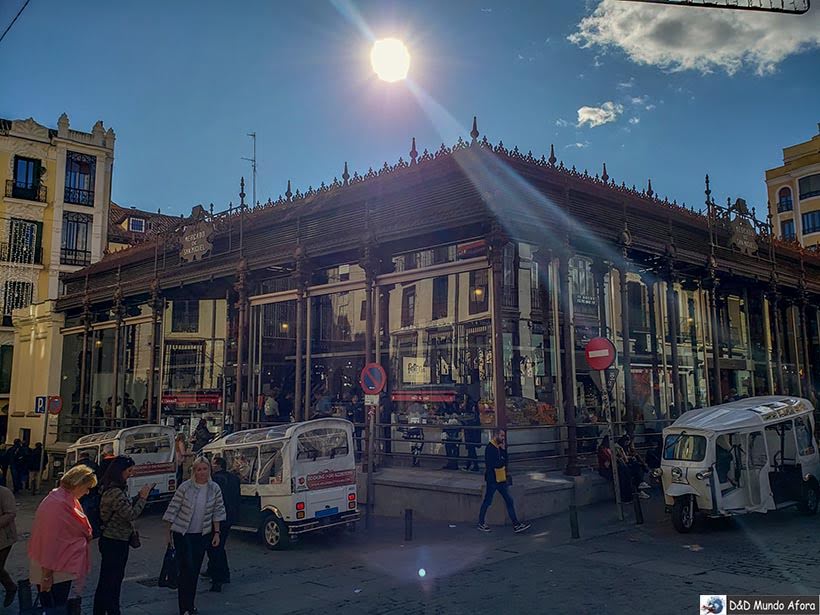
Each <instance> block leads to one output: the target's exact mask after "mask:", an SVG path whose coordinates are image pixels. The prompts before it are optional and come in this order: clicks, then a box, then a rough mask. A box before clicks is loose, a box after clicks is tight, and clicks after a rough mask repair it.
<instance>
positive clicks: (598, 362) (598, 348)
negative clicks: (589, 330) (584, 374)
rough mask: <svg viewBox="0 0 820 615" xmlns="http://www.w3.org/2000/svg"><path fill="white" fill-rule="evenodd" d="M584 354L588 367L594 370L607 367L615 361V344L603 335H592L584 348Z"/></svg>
mask: <svg viewBox="0 0 820 615" xmlns="http://www.w3.org/2000/svg"><path fill="white" fill-rule="evenodd" d="M584 354H585V355H586V359H587V364H588V365H589V367H590V369H594V370H596V371H602V370H605V369H607V368H608V367H609V366H611V365H612V364H613V363H614V362H615V357H616V356H617V353H616V351H615V344H613V343H612V342H611V341H610V340H608V339H607V338H605V337H594V338H592V339H591V340H589V343H587V346H586V348H585V349H584Z"/></svg>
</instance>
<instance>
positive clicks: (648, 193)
mask: <svg viewBox="0 0 820 615" xmlns="http://www.w3.org/2000/svg"><path fill="white" fill-rule="evenodd" d="M653 194H655V192H654V190H652V180H651V179H650V180H649V181H648V186H647V188H646V195H647V196H648V197H649V198H652V195H653Z"/></svg>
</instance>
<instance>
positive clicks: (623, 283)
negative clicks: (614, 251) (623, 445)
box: [618, 265, 635, 434]
mask: <svg viewBox="0 0 820 615" xmlns="http://www.w3.org/2000/svg"><path fill="white" fill-rule="evenodd" d="M618 284H619V286H620V288H621V335H622V339H623V349H622V350H621V366H622V367H623V370H624V409H625V410H626V416H625V418H626V431H627V433H630V434H631V433H633V432H634V431H635V416H634V408H633V407H632V349H631V348H630V346H631V342H632V340H631V335H630V331H629V284H628V282H627V280H626V265H621V266H619V267H618ZM619 418H620V417H619Z"/></svg>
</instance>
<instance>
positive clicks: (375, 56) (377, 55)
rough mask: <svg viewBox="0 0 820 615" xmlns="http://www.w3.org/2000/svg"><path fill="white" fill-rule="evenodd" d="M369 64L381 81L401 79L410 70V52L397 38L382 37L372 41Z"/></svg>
mask: <svg viewBox="0 0 820 615" xmlns="http://www.w3.org/2000/svg"><path fill="white" fill-rule="evenodd" d="M370 64H371V66H372V67H373V71H374V72H375V73H376V74H377V75H378V76H379V79H381V80H382V81H387V82H388V83H394V82H396V81H401V80H402V79H406V78H407V72H408V71H409V70H410V52H409V51H407V47H405V45H404V43H402V42H401V41H400V40H399V39H397V38H383V39H380V40H378V41H376V42H375V43H373V48H372V49H371V51H370Z"/></svg>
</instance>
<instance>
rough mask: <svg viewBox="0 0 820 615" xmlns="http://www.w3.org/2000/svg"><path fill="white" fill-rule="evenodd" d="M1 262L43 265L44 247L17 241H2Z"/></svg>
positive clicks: (0, 249)
mask: <svg viewBox="0 0 820 615" xmlns="http://www.w3.org/2000/svg"><path fill="white" fill-rule="evenodd" d="M0 262H3V263H22V264H24V265H42V264H43V248H42V246H37V247H35V246H32V245H28V244H24V243H17V242H11V243H9V242H6V241H4V242H0Z"/></svg>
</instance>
